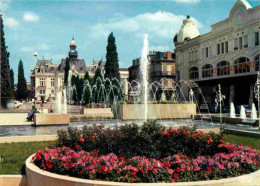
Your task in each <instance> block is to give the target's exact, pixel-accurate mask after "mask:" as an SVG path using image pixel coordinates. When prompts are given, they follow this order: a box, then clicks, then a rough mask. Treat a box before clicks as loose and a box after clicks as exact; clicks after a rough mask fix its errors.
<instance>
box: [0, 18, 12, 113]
mask: <svg viewBox="0 0 260 186" xmlns="http://www.w3.org/2000/svg"><path fill="white" fill-rule="evenodd" d="M0 47H1V52H0V56H1V57H0V73H1V74H0V107H3V108H6V107H7V102H8V99H9V98H10V97H12V91H11V77H10V66H9V52H8V51H7V46H6V44H5V38H4V25H3V19H2V15H1V14H0Z"/></svg>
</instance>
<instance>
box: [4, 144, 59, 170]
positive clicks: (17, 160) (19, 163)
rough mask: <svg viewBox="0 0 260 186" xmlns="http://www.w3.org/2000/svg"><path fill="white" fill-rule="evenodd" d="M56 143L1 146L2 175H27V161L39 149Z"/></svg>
mask: <svg viewBox="0 0 260 186" xmlns="http://www.w3.org/2000/svg"><path fill="white" fill-rule="evenodd" d="M54 143H55V142H27V143H8V144H0V156H2V157H3V162H2V163H1V162H0V174H25V167H24V162H25V160H26V159H27V158H28V157H29V156H30V155H32V154H33V153H35V152H36V151H37V150H39V149H43V148H44V147H46V146H48V145H52V144H54Z"/></svg>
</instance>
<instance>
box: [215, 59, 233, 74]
mask: <svg viewBox="0 0 260 186" xmlns="http://www.w3.org/2000/svg"><path fill="white" fill-rule="evenodd" d="M229 66H230V64H229V62H227V61H221V62H219V63H218V64H217V74H218V76H224V75H229V74H230V69H229Z"/></svg>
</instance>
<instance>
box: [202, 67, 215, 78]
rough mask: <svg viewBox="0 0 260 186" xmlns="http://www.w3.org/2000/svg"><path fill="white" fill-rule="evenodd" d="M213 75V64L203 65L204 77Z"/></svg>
mask: <svg viewBox="0 0 260 186" xmlns="http://www.w3.org/2000/svg"><path fill="white" fill-rule="evenodd" d="M209 77H213V66H212V65H211V64H206V65H204V66H203V67H202V78H209Z"/></svg>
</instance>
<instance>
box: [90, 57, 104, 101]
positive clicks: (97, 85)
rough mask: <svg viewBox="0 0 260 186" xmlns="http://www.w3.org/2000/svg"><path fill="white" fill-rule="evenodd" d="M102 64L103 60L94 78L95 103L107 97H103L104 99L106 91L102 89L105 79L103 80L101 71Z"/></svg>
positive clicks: (93, 93)
mask: <svg viewBox="0 0 260 186" xmlns="http://www.w3.org/2000/svg"><path fill="white" fill-rule="evenodd" d="M101 63H102V59H101V60H100V62H99V64H98V68H97V70H96V72H95V75H94V78H93V81H92V91H93V92H92V95H93V99H94V102H95V103H98V102H100V101H103V100H104V96H105V95H103V97H102V94H103V91H104V90H101V88H102V86H101V85H102V84H103V82H104V78H103V75H102V73H101V69H100V66H101Z"/></svg>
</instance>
